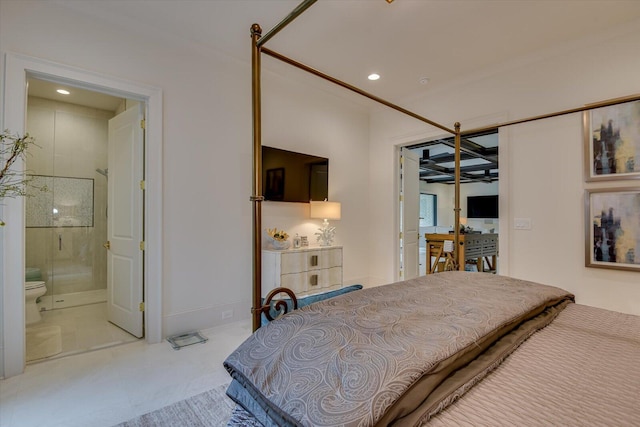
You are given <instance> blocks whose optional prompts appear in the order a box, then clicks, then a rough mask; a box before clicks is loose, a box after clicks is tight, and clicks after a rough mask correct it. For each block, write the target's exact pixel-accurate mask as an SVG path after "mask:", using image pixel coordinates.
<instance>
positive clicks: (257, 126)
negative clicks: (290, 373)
mask: <svg viewBox="0 0 640 427" xmlns="http://www.w3.org/2000/svg"><path fill="white" fill-rule="evenodd" d="M316 1H317V0H304V1H303V2H302V3H300V5H298V7H296V8H295V9H294V10H293V11H292V12H291V13H290V14H289V15H287V17H285V18H284V19H283V20H282V21H281V22H280V23H279V24H277V25H276V26H275V27H273V29H272V30H271V31H269V32H268V33H267V34H266V35H265V36H264V37H263V36H262V29H261V27H260V25H259V24H257V23H256V24H253V25H252V26H251V39H252V55H251V57H252V60H251V64H252V104H253V105H252V113H253V180H252V182H253V195H252V196H251V197H250V200H251V202H252V203H253V276H252V278H253V298H252V300H253V306H252V309H251V313H252V317H253V330H254V331H255V330H257V329H258V328H259V327H260V324H261V314H262V313H263V312H265V310H268V305H267V306H264V305H263V304H262V301H261V294H262V284H261V275H262V262H261V261H262V260H261V251H262V201H263V200H264V197H263V195H262V194H261V192H262V155H261V146H262V134H261V84H260V79H261V66H262V65H261V60H260V59H261V54H262V53H264V54H267V55H269V56H271V57H273V58H275V59H278V60H280V61H282V62H285V63H287V64H290V65H292V66H295V67H297V68H299V69H301V70H303V71H306V72H309V73H311V74H314V75H316V76H318V77H320V78H323V79H325V80H327V81H329V82H331V83H334V84H336V85H338V86H341V87H343V88H345V89H348V90H350V91H352V92H355V93H358V94H360V95H362V96H364V97H366V98H369V99H371V100H373V101H375V102H377V103H379V104H382V105H385V106H387V107H389V108H392V109H394V110H396V111H398V112H401V113H403V114H406V115H408V116H409V117H413V118H415V119H417V120H420V121H422V122H424V123H427V124H428V125H431V126H434V127H436V128H438V129H441V130H443V131H445V132H447V133H450V134H453V135H454V136H455V144H454V148H455V158H454V159H455V191H454V195H455V196H454V197H455V202H454V203H455V205H454V217H455V218H454V233H453V238H454V247H453V253H452V256H453V259H455V260H457V259H458V253H459V250H460V247H459V246H460V210H461V209H460V179H461V177H460V153H461V139H462V136H463V135H470V134H476V133H480V132H483V131H487V130H495V129H497V128H501V127H506V126H512V125H516V124H521V123H527V122H531V121H536V120H541V119H548V118H552V117H557V116H561V115H565V114H572V113H578V112H583V111H587V110H591V109H594V108H600V107H605V106H610V105H616V104H621V103H624V102H629V101H635V100H639V99H640V94H639V95H634V96H630V97H625V98H617V99H613V100H609V101H604V102H598V103H594V104H588V105H585V106H583V107H578V108H572V109H568V110H563V111H558V112H554V113H549V114H543V115H538V116H532V117H528V118H524V119H518V120H513V121H509V122H504V123H498V124H493V125H490V126H485V127H481V128H476V129H469V130H466V131H464V132H461V130H460V127H461V126H460V123H459V122H456V123H455V125H454V129H450V128H448V127H447V126H444V125H441V124H439V123H436V122H434V121H432V120H429V119H427V118H425V117H422V116H421V115H419V114H416V113H414V112H411V111H409V110H407V109H405V108H403V107H400V106H398V105H396V104H393V103H391V102H389V101H386V100H384V99H382V98H380V97H378V96H375V95H372V94H370V93H368V92H366V91H364V90H362V89H359V88H357V87H355V86H353V85H351V84H348V83H345V82H343V81H341V80H339V79H337V78H335V77H332V76H329V75H328V74H325V73H323V72H320V71H318V70H316V69H314V68H312V67H310V66H308V65H304V64H302V63H300V62H298V61H295V60H293V59H291V58H288V57H286V56H284V55H282V54H279V53H277V52H274V51H272V50H270V49H268V48H265V47H263V46H264V44H265V43H266V42H268V41H269V40H270V39H271V38H272V37H273V36H275V35H276V34H277V33H278V32H280V31H281V30H282V29H283V28H285V27H286V26H287V25H288V24H289V23H291V22H292V21H293V20H294V19H296V18H297V17H298V16H299V15H300V14H302V13H303V12H304V11H306V10H307V9H308V8H309V7H311V6H312V5H313V4H314V3H315V2H316Z"/></svg>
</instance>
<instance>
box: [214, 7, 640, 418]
mask: <svg viewBox="0 0 640 427" xmlns="http://www.w3.org/2000/svg"><path fill="white" fill-rule="evenodd" d="M315 1H316V0H303V2H302V3H301V4H300V5H299V6H298V7H297V8H296V9H295V10H294V11H293V12H292V13H291V14H290V15H289V16H287V17H285V18H284V19H283V21H282V22H280V23H279V24H277V25H276V26H275V27H274V28H273V29H272V30H271V31H269V32H268V33H267V34H265V35H264V36H263V35H262V29H261V28H260V26H259V25H258V24H254V25H253V26H252V27H251V37H252V97H253V99H252V101H253V102H252V109H253V111H252V112H253V155H254V158H253V166H254V167H253V180H252V183H253V193H252V196H251V202H252V203H253V246H252V250H253V301H252V309H251V311H252V317H253V328H254V334H253V335H252V336H251V337H250V338H249V339H248V340H247V341H245V342H244V343H243V344H242V345H241V346H240V347H239V348H238V349H237V350H236V351H234V352H233V353H232V354H231V355H230V356H229V357H228V358H227V359H226V360H225V362H224V366H225V368H226V369H227V370H228V372H229V374H230V375H231V377H232V378H233V380H232V382H231V385H230V386H229V389H228V390H227V394H228V395H229V396H230V397H231V398H232V399H233V400H234V401H236V402H237V404H238V405H237V407H236V409H235V411H234V414H233V416H232V419H231V420H230V422H229V425H230V426H253V425H255V426H260V425H265V426H387V425H393V426H418V425H429V426H451V425H456V426H458V425H474V426H475V425H483V426H485V425H487V426H501V425H504V426H514V425H517V426H523V425H526V426H530V425H544V426H547V425H568V426H571V425H575V426H585V425H616V426H622V425H640V421H639V420H640V404H638V396H640V316H632V315H626V314H622V313H615V312H611V311H607V310H602V309H597V308H593V307H588V306H584V305H580V304H576V303H575V302H574V296H573V295H572V294H571V293H569V292H567V291H565V290H563V289H560V288H557V287H552V286H545V285H541V284H536V283H532V282H528V281H524V280H518V279H514V278H509V277H504V276H500V275H493V274H482V273H469V272H464V271H449V272H444V273H438V274H434V275H428V276H425V277H420V278H417V279H412V280H406V281H402V282H397V283H392V284H389V285H385V286H379V287H375V288H367V289H361V290H356V291H354V292H349V293H345V294H342V295H339V296H336V297H333V298H330V299H325V300H322V301H318V302H315V303H313V304H310V305H307V306H306V307H302V308H299V309H296V310H293V311H292V312H290V313H288V314H286V315H283V316H281V317H280V318H278V319H276V320H274V321H271V322H265V323H266V324H265V325H264V326H262V323H263V322H262V316H264V315H267V313H270V312H271V310H272V309H273V303H272V300H271V299H270V298H271V297H274V296H276V294H277V293H278V292H281V291H284V292H285V293H286V294H287V295H288V296H289V300H290V301H293V305H294V307H293V308H295V300H296V299H295V294H293V292H292V291H290V290H286V289H278V290H277V292H273V293H271V294H270V295H269V296H268V297H267V298H266V299H265V300H263V299H262V290H261V268H262V264H261V251H262V240H261V237H262V223H261V221H262V201H263V200H264V197H263V196H262V194H261V191H262V181H261V179H262V170H261V161H260V160H261V158H260V152H261V144H262V142H261V89H260V84H261V83H260V73H261V65H260V61H261V60H260V58H261V55H262V54H266V55H268V56H270V57H272V58H275V59H277V60H280V61H282V62H285V63H287V64H289V65H292V66H294V67H297V68H299V69H301V70H303V71H306V72H309V73H311V74H314V75H316V76H317V77H320V78H322V79H325V80H327V81H329V82H331V83H335V84H337V85H339V86H341V87H343V88H345V89H347V90H350V91H353V92H356V93H358V94H360V95H363V96H365V97H367V98H369V99H372V100H374V101H376V102H378V103H380V104H382V105H384V106H386V107H389V108H392V109H394V110H396V111H398V112H401V113H403V114H406V115H408V116H410V117H413V118H415V119H417V120H420V121H422V122H423V123H427V124H428V125H431V126H434V127H436V128H439V129H440V130H442V131H444V132H446V133H448V134H452V135H454V137H455V139H454V141H455V198H454V199H455V200H454V204H455V208H454V226H453V230H454V231H453V234H452V240H453V241H454V250H453V259H454V260H457V259H458V256H457V253H458V252H457V251H458V248H459V245H460V232H459V230H460V211H461V209H460V155H461V140H462V138H463V135H464V134H467V133H469V134H470V133H478V132H481V131H484V130H486V129H484V128H480V129H473V130H468V131H466V132H464V133H463V132H462V131H461V129H460V124H459V123H455V125H454V127H453V128H449V127H447V126H443V125H441V124H438V123H435V122H433V121H431V120H429V119H427V118H425V117H422V116H420V115H418V114H415V113H413V112H411V111H408V110H406V109H404V108H402V107H400V106H397V105H394V104H392V103H390V102H388V101H385V100H383V99H381V98H378V97H376V96H374V95H371V94H369V93H367V92H365V91H363V90H360V89H358V88H356V87H354V86H352V85H349V84H348V83H345V82H342V81H340V80H338V79H336V78H333V77H331V76H328V75H326V74H323V73H322V72H320V71H318V70H315V69H313V68H311V67H309V66H306V65H304V64H301V63H299V62H297V61H295V60H293V59H291V58H287V57H285V56H284V55H282V54H279V53H277V52H274V51H272V50H270V49H267V48H266V47H265V46H264V45H265V43H267V42H268V40H270V39H271V38H272V37H273V36H274V35H276V34H277V33H278V32H279V31H280V30H282V29H283V28H284V27H285V26H286V25H287V24H288V23H290V22H291V21H293V20H294V19H295V18H296V17H297V16H298V15H300V14H301V13H303V12H304V11H305V10H306V9H307V8H309V7H310V6H311V5H312V4H313V3H314V2H315ZM633 99H635V98H633ZM629 100H631V99H624V100H622V99H618V100H612V101H605V102H600V103H596V104H590V105H589V106H584V107H578V108H573V109H570V110H564V111H559V112H554V113H549V114H544V115H541V116H536V117H530V118H524V119H517V120H513V121H510V122H506V123H501V124H496V125H492V126H490V128H491V129H495V128H502V127H505V126H510V125H515V124H520V123H526V122H530V121H533V120H540V119H546V118H551V117H556V116H560V115H564V114H571V113H576V112H582V111H586V110H589V109H593V108H599V107H603V106H608V105H614V104H617V103H621V102H624V101H629ZM487 129H488V128H487ZM454 269H455V268H454ZM281 306H289V303H282V304H281ZM261 326H262V327H261Z"/></svg>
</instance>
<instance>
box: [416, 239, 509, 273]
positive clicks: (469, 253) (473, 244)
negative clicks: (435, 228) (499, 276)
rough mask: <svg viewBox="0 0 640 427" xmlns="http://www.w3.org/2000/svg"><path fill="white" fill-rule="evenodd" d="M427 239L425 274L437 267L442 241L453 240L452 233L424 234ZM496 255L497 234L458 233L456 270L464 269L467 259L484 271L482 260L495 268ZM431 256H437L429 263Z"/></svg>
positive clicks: (492, 268) (442, 245) (491, 267)
mask: <svg viewBox="0 0 640 427" xmlns="http://www.w3.org/2000/svg"><path fill="white" fill-rule="evenodd" d="M424 238H425V239H426V240H427V256H426V261H427V264H426V265H427V266H428V267H427V274H433V273H434V272H436V271H440V270H439V269H438V266H439V262H440V257H438V254H440V253H442V255H441V256H444V252H442V248H443V247H444V242H445V241H446V240H452V241H453V240H454V239H455V237H454V235H453V234H425V235H424ZM497 256H498V235H497V234H460V247H459V248H458V270H461V271H464V267H465V264H466V262H467V260H472V259H473V260H475V263H476V265H477V267H478V271H480V272H481V271H484V260H486V261H487V264H489V269H490V270H495V268H496V259H497ZM431 257H438V259H436V260H435V262H434V263H433V264H432V263H431Z"/></svg>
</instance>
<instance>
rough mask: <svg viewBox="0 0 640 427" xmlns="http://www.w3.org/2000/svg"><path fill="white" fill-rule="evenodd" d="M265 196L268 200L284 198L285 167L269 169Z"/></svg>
mask: <svg viewBox="0 0 640 427" xmlns="http://www.w3.org/2000/svg"><path fill="white" fill-rule="evenodd" d="M264 197H265V199H266V200H283V199H284V168H275V169H267V182H266V185H265V191H264Z"/></svg>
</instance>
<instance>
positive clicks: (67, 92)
mask: <svg viewBox="0 0 640 427" xmlns="http://www.w3.org/2000/svg"><path fill="white" fill-rule="evenodd" d="M56 92H58V93H59V94H62V95H69V94H70V93H71V92H69V91H68V90H65V89H58V90H56Z"/></svg>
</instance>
